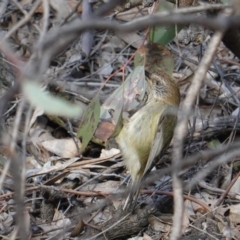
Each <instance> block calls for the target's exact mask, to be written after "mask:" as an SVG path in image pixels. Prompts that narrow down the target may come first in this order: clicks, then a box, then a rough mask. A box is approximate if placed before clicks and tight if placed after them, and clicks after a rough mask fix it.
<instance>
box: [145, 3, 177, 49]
mask: <svg viewBox="0 0 240 240" xmlns="http://www.w3.org/2000/svg"><path fill="white" fill-rule="evenodd" d="M174 8H175V5H174V4H172V3H170V2H166V1H161V2H160V3H159V4H158V7H157V12H162V11H166V10H169V11H171V10H174ZM181 30H182V27H180V26H177V25H175V26H161V27H152V28H151V29H150V33H149V40H150V41H151V42H154V43H158V44H160V45H162V46H165V45H167V44H168V43H169V42H171V41H172V40H173V39H174V38H175V36H176V33H178V32H180V31H181Z"/></svg>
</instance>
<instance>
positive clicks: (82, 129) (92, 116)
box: [77, 95, 100, 152]
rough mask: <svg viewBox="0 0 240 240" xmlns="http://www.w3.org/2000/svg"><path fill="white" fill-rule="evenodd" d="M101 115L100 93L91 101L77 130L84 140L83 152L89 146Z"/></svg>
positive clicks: (78, 135)
mask: <svg viewBox="0 0 240 240" xmlns="http://www.w3.org/2000/svg"><path fill="white" fill-rule="evenodd" d="M99 116H100V102H99V97H98V95H97V96H96V97H95V98H93V99H92V101H91V102H90V103H89V105H88V107H87V109H86V111H85V113H84V115H83V117H82V120H81V122H80V125H79V127H78V131H77V137H78V138H80V139H81V140H82V147H81V152H83V151H84V149H85V148H86V147H87V145H88V143H89V141H90V140H91V139H92V137H93V135H94V133H95V130H96V128H97V125H98V122H99Z"/></svg>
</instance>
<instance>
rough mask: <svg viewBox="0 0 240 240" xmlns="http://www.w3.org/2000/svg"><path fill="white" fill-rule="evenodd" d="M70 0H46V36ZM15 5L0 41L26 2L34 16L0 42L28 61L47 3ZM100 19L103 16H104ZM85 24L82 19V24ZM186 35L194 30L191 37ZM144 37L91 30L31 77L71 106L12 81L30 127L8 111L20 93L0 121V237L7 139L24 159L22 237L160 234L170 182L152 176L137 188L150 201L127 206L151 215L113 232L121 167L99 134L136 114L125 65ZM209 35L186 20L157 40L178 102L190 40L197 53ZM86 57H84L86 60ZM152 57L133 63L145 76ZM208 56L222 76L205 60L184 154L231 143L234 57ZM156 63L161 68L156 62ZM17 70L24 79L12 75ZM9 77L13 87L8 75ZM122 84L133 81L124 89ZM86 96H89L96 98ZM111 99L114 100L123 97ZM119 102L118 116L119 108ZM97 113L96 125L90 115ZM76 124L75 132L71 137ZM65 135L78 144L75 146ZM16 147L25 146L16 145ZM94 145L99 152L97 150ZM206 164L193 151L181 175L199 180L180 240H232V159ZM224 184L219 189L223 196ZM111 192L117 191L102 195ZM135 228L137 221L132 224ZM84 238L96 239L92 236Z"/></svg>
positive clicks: (190, 67) (10, 226)
mask: <svg viewBox="0 0 240 240" xmlns="http://www.w3.org/2000/svg"><path fill="white" fill-rule="evenodd" d="M76 2H77V1H76ZM76 2H75V1H61V2H60V1H57V3H56V1H51V2H50V5H49V9H50V10H49V11H50V15H49V17H48V19H47V23H48V24H47V25H48V27H49V29H48V31H51V30H52V29H53V28H54V27H56V26H59V25H61V24H64V21H65V19H66V17H68V15H69V14H70V13H71V11H72V10H73V9H74V7H75V6H77V5H76ZM19 4H20V5H17V4H15V3H14V2H13V1H10V2H9V4H8V5H7V8H5V10H6V11H5V13H4V14H3V15H2V21H1V26H2V30H1V34H3V35H6V34H7V33H8V32H9V31H10V29H11V27H12V26H14V25H16V24H17V22H18V21H19V20H20V21H21V20H22V19H23V15H24V12H25V11H26V13H27V14H29V12H30V11H31V9H33V7H34V6H38V7H37V8H36V10H35V12H34V14H32V15H29V16H30V18H29V20H28V21H29V23H28V24H23V25H21V26H20V27H18V29H17V30H16V31H15V33H14V34H11V37H10V38H8V44H9V46H10V49H11V50H12V51H14V53H15V54H16V56H15V58H16V59H17V58H20V57H21V59H22V60H24V61H25V62H26V63H28V61H30V60H29V59H30V57H31V56H32V55H33V54H34V53H36V52H35V48H34V47H35V46H36V43H35V42H36V40H37V39H38V37H39V29H42V26H43V25H44V24H46V22H45V23H44V16H46V14H47V11H48V10H47V9H48V8H47V7H46V5H44V4H40V6H39V5H37V3H36V2H35V1H32V0H25V1H19ZM66 4H67V5H66ZM88 4H89V3H88ZM19 6H21V8H20V7H19ZM88 7H91V8H92V10H93V12H94V11H97V9H98V8H99V7H100V5H99V3H98V2H97V1H95V3H94V1H93V3H91V5H90V4H89V5H88ZM148 10H149V8H146V7H145V8H143V7H142V6H139V7H134V8H132V7H130V8H128V9H124V11H123V12H120V13H119V14H117V16H116V18H115V19H116V21H126V22H130V21H132V20H133V19H136V18H137V17H140V16H141V15H147V14H148ZM81 11H82V5H81V4H80V5H79V6H78V8H77V12H78V13H81ZM111 13H113V11H112V12H111ZM111 13H108V14H109V15H108V17H109V18H110V17H111V16H110V14H111ZM87 14H90V13H89V12H87ZM88 18H89V16H88V15H87V16H86V19H88ZM45 21H46V19H45ZM196 32H198V35H196V34H195V33H196ZM46 34H48V32H47V33H46ZM144 34H145V32H144V31H138V32H137V31H135V32H132V33H128V34H127V35H126V34H120V33H117V34H114V33H112V32H106V31H96V32H95V33H94V35H93V34H92V33H91V34H90V35H88V36H85V37H84V38H83V42H82V43H81V40H80V38H79V39H76V41H75V42H73V43H72V45H71V46H68V48H66V49H64V50H63V51H62V52H61V53H60V54H59V55H57V56H55V57H54V58H52V59H51V63H50V65H49V66H48V68H47V69H46V72H45V74H44V75H42V76H41V81H42V82H43V79H44V83H45V84H48V85H52V87H51V88H50V90H49V92H50V94H51V95H53V96H54V95H55V94H56V95H57V96H58V98H61V100H64V102H66V101H70V103H71V104H74V106H75V105H76V106H78V107H77V110H74V109H73V107H71V106H72V105H67V106H66V105H63V104H62V103H59V102H57V104H60V105H56V106H55V105H54V104H53V102H52V99H51V98H49V99H45V96H42V97H43V98H44V99H43V98H42V97H41V94H42V92H41V91H40V90H41V89H40V87H35V85H34V84H35V82H34V80H35V79H34V78H32V79H33V80H32V82H33V83H32V84H30V86H34V87H33V88H31V89H29V85H28V84H29V83H27V82H24V83H22V84H23V85H22V86H23V89H25V95H26V97H29V101H30V103H32V104H33V100H34V110H33V111H34V113H35V114H33V115H32V118H31V121H30V120H28V116H27V112H28V109H29V105H26V106H25V107H24V111H23V114H22V116H21V122H20V124H19V125H18V126H16V125H15V124H16V123H15V118H16V111H17V109H18V108H19V102H20V101H22V96H20V95H16V96H15V98H13V99H12V100H13V101H12V102H11V104H10V105H8V109H7V110H6V112H5V115H4V125H5V131H4V135H3V136H2V138H3V139H4V140H2V142H1V146H0V150H1V152H0V153H1V158H0V166H1V181H0V183H1V189H2V191H1V195H0V206H1V212H0V219H1V221H0V222H1V223H0V234H1V235H3V236H6V237H11V236H14V234H15V235H16V236H18V233H17V230H16V226H17V224H18V223H16V221H14V217H15V215H16V214H18V210H17V207H16V200H15V197H14V184H16V183H15V181H16V180H15V179H14V174H12V171H11V168H10V171H9V170H8V169H7V164H6V162H7V161H10V160H9V159H11V157H12V154H13V153H12V152H11V151H10V148H9V146H8V144H7V143H8V142H9V139H11V141H15V142H16V145H17V147H16V149H15V151H16V152H15V153H16V154H19V155H20V156H22V155H21V154H23V153H22V152H24V151H26V154H27V156H26V157H25V160H24V166H25V170H26V171H25V173H24V174H25V176H24V179H26V185H25V195H24V209H23V210H24V211H23V212H24V219H25V223H26V225H25V226H27V227H28V228H26V229H30V230H29V231H27V232H26V234H27V235H28V237H29V238H31V239H39V238H40V237H42V236H44V237H46V238H49V237H54V236H57V235H61V236H63V238H64V239H68V238H69V237H70V236H72V237H73V236H78V238H79V239H90V238H91V237H94V236H95V235H98V234H99V233H100V232H101V231H104V230H106V229H109V230H108V231H106V232H105V237H106V238H107V239H117V236H118V238H119V236H121V237H122V239H127V238H129V239H130V236H135V237H133V238H131V239H160V238H161V239H167V238H168V237H169V234H170V232H171V229H172V213H173V209H172V206H173V205H172V201H173V199H172V195H171V193H172V187H171V177H170V176H168V177H166V178H161V179H160V178H155V181H154V182H153V183H152V184H150V185H147V186H145V191H149V192H150V193H154V192H155V191H157V192H156V193H155V194H154V195H153V196H152V197H149V196H150V194H149V193H148V194H146V192H145V193H144V191H143V194H142V195H141V197H140V199H139V200H140V201H143V202H145V204H146V205H147V206H150V207H154V208H155V210H156V209H157V211H156V212H151V214H150V215H149V214H145V211H144V209H145V208H144V206H143V209H141V210H140V212H141V211H142V212H141V213H139V212H137V213H135V215H133V216H134V217H136V216H137V217H138V219H137V220H136V219H132V218H130V219H127V220H122V222H121V223H119V224H118V225H116V227H115V225H114V224H115V223H116V222H117V221H118V220H120V219H122V218H123V215H122V214H120V213H119V212H118V209H119V208H121V206H122V200H123V199H124V197H126V196H127V194H126V192H125V190H126V186H125V185H124V183H122V182H123V179H125V177H126V176H127V175H128V173H126V171H125V168H124V164H123V162H122V158H121V154H120V153H119V150H118V147H117V146H116V145H114V143H113V144H110V140H109V139H110V138H111V135H112V134H113V131H114V130H113V128H114V127H115V126H116V125H117V122H118V117H116V118H115V119H114V116H116V115H117V116H120V115H123V114H124V113H123V112H125V111H126V112H127V111H129V110H132V109H133V110H134V109H136V105H137V104H138V103H139V101H142V100H143V99H144V93H145V91H146V89H145V87H143V86H142V83H144V74H142V72H141V71H142V70H141V71H140V70H136V69H137V68H134V67H133V65H134V63H133V61H129V59H130V57H131V56H132V55H133V54H135V51H136V49H135V48H136V47H137V48H139V47H140V46H141V44H142V43H144V41H145V40H144ZM210 34H211V32H209V31H206V30H204V29H200V35H199V29H196V26H191V25H190V26H189V27H184V28H183V30H182V31H181V32H180V34H178V36H177V37H176V38H175V39H174V40H173V41H171V42H170V44H169V45H168V50H169V51H170V52H171V54H173V55H174V69H173V63H172V62H171V56H170V55H168V57H170V60H168V59H167V58H166V57H165V58H163V59H164V60H165V62H163V66H162V69H163V71H169V72H168V74H169V73H170V74H171V73H172V69H173V77H174V79H175V80H176V82H177V83H178V85H179V87H180V92H181V96H182V98H184V97H185V95H186V94H187V90H188V88H189V86H190V84H191V81H192V77H193V75H194V72H195V71H196V69H197V67H198V65H199V39H203V40H202V42H201V44H202V46H204V47H206V45H207V43H208V40H209V38H210ZM92 38H94V40H95V43H94V42H93V41H92ZM52 44H54V43H52ZM96 46H98V47H96ZM140 50H141V48H140ZM143 50H146V48H145V49H144V48H143ZM91 51H93V52H94V54H91ZM146 51H147V50H146ZM145 54H146V53H145ZM148 54H149V53H148ZM203 54H204V52H203ZM146 55H147V54H146ZM151 55H152V54H151ZM86 56H89V57H88V58H86ZM152 56H154V55H152ZM8 58H9V56H8V55H6V56H4V55H2V56H1V66H2V69H4V71H6V73H5V75H4V72H3V79H2V88H1V96H4V95H3V94H4V93H5V92H6V91H7V89H9V88H10V86H12V85H13V81H15V80H14V79H12V78H11V76H10V75H11V74H14V73H13V72H12V70H11V68H10V69H9V65H7V61H6V60H7V59H8ZM159 59H160V58H158V57H156V58H155V56H154V57H152V58H149V60H150V62H149V63H148V65H145V64H143V65H145V68H148V69H154V67H155V64H157V65H158V61H159ZM135 60H136V58H135ZM151 61H152V62H151ZM214 61H215V63H217V65H218V66H219V67H220V68H221V69H224V72H223V74H222V73H221V72H219V69H218V68H217V67H216V64H215V65H214V64H213V65H212V66H210V70H209V72H208V75H207V77H206V79H205V82H204V85H203V86H202V88H201V91H200V92H199V96H198V101H197V102H196V105H195V108H194V109H193V113H192V116H191V117H190V119H189V125H188V128H189V134H188V136H187V138H186V141H185V145H184V154H185V155H186V156H195V154H196V153H201V152H204V151H205V150H208V149H212V150H214V149H215V150H216V149H217V150H216V151H219V148H221V146H222V144H223V143H225V142H227V141H228V142H229V143H230V142H233V143H234V142H236V141H237V139H238V137H239V136H238V133H239V129H240V128H239V126H240V125H239V123H238V115H239V106H238V98H239V61H238V59H237V58H236V57H235V56H234V55H233V54H232V53H231V52H230V51H229V50H228V49H227V48H226V47H225V46H224V45H223V44H221V45H220V46H219V48H218V51H217V54H216V60H214ZM159 62H160V64H162V61H159ZM126 63H127V64H126ZM39 66H40V64H39ZM22 71H23V76H24V70H22ZM114 73H115V74H114ZM112 74H113V75H112ZM131 74H132V75H134V74H138V76H139V78H138V77H136V78H135V77H134V78H132V79H131V77H129V76H132V75H131ZM110 75H112V76H111V77H110ZM128 77H129V78H128ZM17 78H19V79H18V80H20V81H21V78H20V77H19V76H18V77H17ZM28 79H29V78H28ZM123 79H124V80H126V81H125V83H124V84H122V80H123ZM127 79H130V80H129V81H134V80H137V79H139V80H140V81H137V82H136V83H135V84H131V83H129V82H128V80H127ZM138 84H140V86H138ZM120 86H121V87H120ZM100 87H102V89H101V91H99V89H100ZM123 89H124V94H123ZM125 90H126V91H125ZM29 91H31V92H29ZM37 94H38V97H37ZM39 94H40V95H39ZM96 95H97V96H99V99H100V101H99V100H98V97H97V96H96ZM39 96H40V97H39ZM122 96H125V98H124V100H122ZM45 100H46V102H47V103H45ZM35 101H36V102H35ZM124 101H125V102H124ZM80 102H81V105H80ZM48 103H49V104H48ZM123 103H124V104H123ZM41 104H43V105H44V107H46V109H50V110H49V111H50V112H51V113H53V114H54V115H57V116H56V117H55V118H54V119H53V117H51V116H50V115H51V114H46V113H44V111H43V110H42V109H43V108H41V107H40V108H39V106H41ZM48 105H49V106H48ZM124 105H126V108H127V109H124ZM100 106H101V119H99V116H100ZM130 108H132V109H130ZM180 109H181V106H180ZM53 110H54V111H53ZM77 111H81V112H82V113H83V112H85V115H83V114H78V113H76V112H77ZM111 111H112V112H111ZM67 112H69V114H72V115H71V116H73V115H74V114H77V115H78V116H76V117H75V118H74V119H68V118H69V117H70V115H69V114H68V113H67ZM74 116H75V115H74ZM103 116H104V117H103ZM106 116H107V117H106ZM113 119H114V120H113ZM25 124H26V126H27V127H26V128H25ZM15 127H17V129H18V134H17V136H16V137H15V138H14V136H13V129H14V128H15ZM84 127H85V128H86V131H85V132H86V133H84V132H82V131H83V128H84ZM26 129H27V130H26ZM95 130H96V131H95ZM26 132H27V135H26ZM76 136H78V137H81V138H80V139H78V138H76ZM24 141H26V146H25V147H24ZM105 146H107V147H108V149H104V147H105ZM79 149H80V151H81V154H79ZM83 149H84V151H83ZM171 152H172V147H171V146H170V147H169V149H168V150H167V152H166V154H165V155H164V156H163V158H162V159H161V161H159V163H158V164H157V165H156V168H155V169H153V171H152V173H154V172H155V171H156V170H157V169H163V168H167V167H168V166H169V165H170V160H171ZM221 154H224V153H221ZM218 158H219V156H218V155H216V156H214V157H209V156H207V155H206V156H205V155H204V154H203V155H202V157H201V158H199V160H198V161H197V164H193V165H190V166H189V167H188V169H187V170H185V171H183V172H182V173H181V174H182V178H183V180H184V182H185V183H186V185H187V184H188V183H189V182H191V181H192V180H194V179H195V178H196V177H197V176H198V175H197V174H199V173H202V174H203V176H202V177H201V181H199V182H198V184H197V185H195V186H194V188H192V189H190V190H189V191H186V192H185V196H184V199H185V204H184V212H183V222H182V226H183V227H182V230H183V236H182V238H181V239H194V238H201V237H204V238H205V239H224V238H225V239H227V238H228V239H231V238H232V239H239V235H240V234H239V232H240V227H239V226H240V222H239V213H240V209H239V208H240V207H239V200H240V193H239V192H240V191H239V176H238V172H239V159H238V157H235V158H233V159H232V160H231V163H224V164H221V165H219V166H218V167H215V168H213V169H212V168H211V162H214V161H215V160H216V159H218ZM19 159H20V158H19ZM19 166H21V165H19ZM209 169H210V170H209ZM233 180H236V181H235V182H233ZM229 187H231V188H230V189H228V188H229ZM143 190H144V189H143ZM119 193H120V195H119ZM166 193H168V195H167V194H166ZM114 194H118V195H117V196H113V195H114ZM124 194H125V195H124ZM224 194H225V195H224ZM220 196H224V197H223V200H222V202H221V203H222V204H217V203H218V201H219V198H220ZM188 197H191V198H188ZM102 200H106V202H105V204H104V205H101V203H102ZM112 203H113V204H112ZM96 204H97V205H96ZM94 206H95V208H94ZM96 206H97V207H96ZM209 210H210V211H209ZM140 223H143V225H140V226H139V224H140ZM129 226H130V227H129ZM74 227H76V228H74ZM63 229H64V231H63ZM139 233H140V234H141V233H143V234H142V237H141V238H139V237H137V235H138V234H139ZM79 234H81V235H79ZM124 234H125V237H124ZM96 239H102V238H101V237H100V236H99V237H97V238H96Z"/></svg>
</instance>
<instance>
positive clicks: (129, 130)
mask: <svg viewBox="0 0 240 240" xmlns="http://www.w3.org/2000/svg"><path fill="white" fill-rule="evenodd" d="M145 75H146V80H147V83H148V90H147V100H146V104H145V105H144V106H142V107H141V108H140V109H139V110H138V111H137V112H135V113H134V114H133V115H132V116H131V117H130V118H129V119H128V120H127V122H126V123H125V124H124V125H123V128H122V130H121V131H120V133H119V135H118V136H117V137H116V141H117V143H118V145H119V148H120V150H121V152H122V154H123V158H124V161H125V164H126V167H127V170H128V171H129V172H130V175H131V178H132V184H133V186H135V189H134V187H133V192H132V193H131V194H130V196H129V201H130V205H131V204H132V203H131V202H132V201H133V197H134V196H135V197H134V198H135V202H136V200H137V197H138V193H139V183H140V181H141V180H142V178H143V176H144V175H145V174H146V173H147V172H148V171H150V170H151V168H152V167H153V164H154V158H155V157H156V156H158V157H161V156H162V155H163V153H164V151H165V150H166V148H167V147H168V146H169V144H170V142H171V139H172V136H173V131H174V127H175V124H176V121H177V114H176V112H177V108H178V106H179V102H180V93H179V89H178V87H177V85H176V84H175V82H174V81H173V79H172V78H171V77H170V76H168V75H167V74H165V73H161V75H157V74H150V73H148V72H146V73H145ZM125 206H126V205H125Z"/></svg>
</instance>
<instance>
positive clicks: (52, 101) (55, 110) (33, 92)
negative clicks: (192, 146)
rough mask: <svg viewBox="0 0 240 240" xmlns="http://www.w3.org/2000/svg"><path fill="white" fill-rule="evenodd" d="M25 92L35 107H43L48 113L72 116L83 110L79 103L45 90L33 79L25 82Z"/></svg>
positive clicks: (77, 115)
mask: <svg viewBox="0 0 240 240" xmlns="http://www.w3.org/2000/svg"><path fill="white" fill-rule="evenodd" d="M23 93H24V95H25V96H26V98H27V99H28V100H29V101H30V103H31V104H32V106H33V107H35V108H40V109H43V110H44V112H45V113H47V114H51V115H58V116H64V117H69V118H72V117H79V116H80V115H81V114H82V112H83V110H82V108H81V107H80V106H79V105H77V104H72V103H70V102H68V101H66V100H64V99H62V98H60V97H56V96H53V95H51V94H50V93H49V92H47V91H43V90H42V89H41V86H40V85H39V84H37V83H36V82H33V81H25V82H24V83H23Z"/></svg>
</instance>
